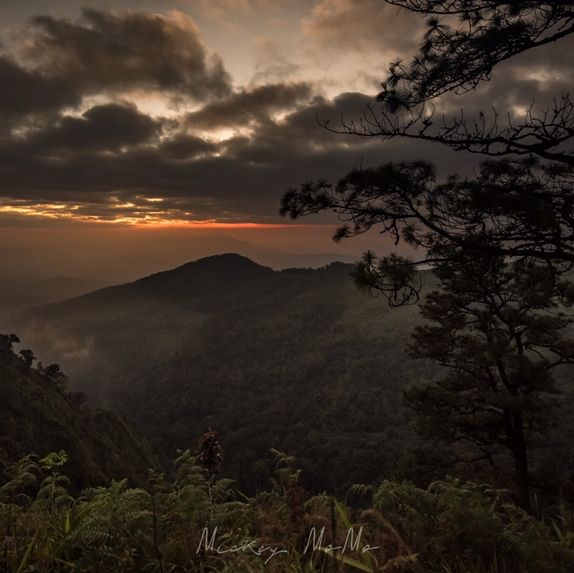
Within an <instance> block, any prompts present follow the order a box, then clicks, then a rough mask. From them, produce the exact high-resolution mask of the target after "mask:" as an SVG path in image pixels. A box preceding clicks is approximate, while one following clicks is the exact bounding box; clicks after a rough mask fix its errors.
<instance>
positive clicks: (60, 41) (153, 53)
mask: <svg viewBox="0 0 574 573" xmlns="http://www.w3.org/2000/svg"><path fill="white" fill-rule="evenodd" d="M21 58H22V60H23V62H24V64H25V65H26V69H28V70H31V71H29V72H27V71H26V70H25V69H24V68H22V67H20V66H17V65H15V64H13V65H12V69H11V68H10V66H9V64H10V62H4V63H3V66H4V68H5V69H4V70H3V71H4V75H5V76H6V75H8V74H12V76H13V77H14V78H15V82H14V84H13V87H11V88H10V89H11V91H12V95H11V96H8V97H7V96H3V97H6V103H5V104H4V105H5V106H7V105H8V104H10V103H11V102H13V103H12V107H17V105H18V103H17V100H18V97H19V96H20V97H23V98H24V101H26V98H28V100H29V101H28V105H27V107H25V106H20V107H21V108H22V109H25V110H26V111H27V110H28V109H30V110H31V111H41V110H42V109H44V108H46V107H47V106H52V107H57V106H58V105H63V104H66V103H74V102H76V101H77V100H78V97H79V96H80V95H90V94H100V93H105V92H123V91H129V90H148V91H161V92H167V93H170V94H172V95H174V96H177V97H179V98H192V99H195V100H199V101H205V100H207V99H209V98H212V97H221V96H224V95H227V94H229V93H230V92H231V85H230V78H229V76H228V74H227V72H226V71H225V68H224V66H223V64H222V62H221V61H220V59H219V58H217V57H216V56H209V54H208V53H207V51H206V49H205V47H204V45H203V44H202V42H201V40H200V38H199V32H198V30H197V28H196V27H195V25H194V23H193V21H192V20H191V19H190V18H188V17H187V16H184V15H183V14H178V13H175V14H171V15H168V16H165V15H159V14H149V13H143V12H130V11H123V12H101V11H96V10H86V11H84V12H83V16H82V18H81V19H80V20H79V21H76V22H71V21H69V20H64V19H56V18H53V17H50V16H38V17H36V18H34V20H33V22H32V25H31V28H30V30H29V31H28V34H27V37H26V40H25V43H24V47H23V48H22V50H21ZM1 71H2V69H1V68H0V72H1ZM7 79H10V76H9V75H8V78H7ZM42 82H43V83H44V84H43V85H42ZM4 85H6V84H4V83H3V86H4ZM34 88H36V89H34ZM42 88H44V89H42ZM46 88H47V89H46ZM41 94H43V96H42V95H41ZM0 97H2V96H0ZM9 98H11V99H9ZM44 98H46V100H47V101H43V99H44ZM36 100H37V101H36ZM3 101H4V100H3V99H0V102H3ZM34 104H35V105H34Z"/></svg>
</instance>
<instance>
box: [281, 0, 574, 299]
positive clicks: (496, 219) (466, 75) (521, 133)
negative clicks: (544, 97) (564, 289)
mask: <svg viewBox="0 0 574 573" xmlns="http://www.w3.org/2000/svg"><path fill="white" fill-rule="evenodd" d="M388 2H389V3H390V4H393V5H396V6H400V7H402V8H404V9H407V10H411V11H414V12H418V13H421V14H423V15H428V16H429V18H428V19H427V33H426V35H425V37H424V40H423V44H422V45H421V46H420V50H419V53H418V54H417V55H416V56H415V57H414V58H413V60H412V61H411V62H410V63H409V64H403V63H402V62H395V63H393V64H392V65H391V68H390V73H389V76H388V78H387V79H386V81H385V82H383V91H382V92H381V93H380V94H379V96H378V98H377V99H378V101H379V102H380V105H373V106H371V107H370V109H369V110H368V111H367V112H366V114H365V115H364V116H363V118H362V119H361V120H360V121H358V122H356V123H349V124H343V125H342V126H341V127H340V128H339V129H338V131H340V132H343V133H351V134H356V135H358V136H361V137H377V138H383V139H392V138H401V137H404V138H411V139H419V140H428V141H434V142H437V143H442V144H446V145H448V146H449V147H451V148H454V149H456V150H466V151H471V152H477V153H481V154H484V155H486V156H495V157H500V156H502V159H498V160H495V159H490V160H487V161H486V162H485V163H484V164H483V165H482V166H481V167H480V170H479V173H478V174H477V175H476V176H475V177H472V178H461V177H459V176H457V175H451V176H450V177H449V178H448V179H447V180H446V181H443V182H440V183H438V182H437V180H436V176H435V172H434V169H433V168H432V166H431V165H429V164H427V163H424V162H409V163H400V164H385V165H382V166H381V167H379V168H378V169H361V170H355V171H353V172H351V173H349V174H348V175H347V176H346V177H344V178H342V179H341V180H340V181H339V182H338V183H337V184H335V185H332V184H329V183H328V182H326V181H317V182H311V183H305V184H303V185H301V186H300V188H298V189H290V190H289V191H287V193H286V194H285V195H284V197H283V200H282V205H281V213H282V214H283V215H289V216H291V217H292V218H298V217H300V216H303V215H308V214H313V213H319V212H321V211H333V212H335V213H336V214H337V215H338V216H339V217H340V218H341V219H342V220H343V222H344V225H343V226H342V227H341V228H340V229H339V230H338V231H337V234H336V235H335V239H336V240H339V239H342V238H345V237H352V236H354V235H357V234H360V233H364V232H366V231H368V230H369V229H372V228H377V230H379V231H380V232H381V233H382V234H389V235H391V236H392V237H393V239H394V240H395V243H398V242H400V241H405V242H406V243H407V244H409V245H410V246H413V247H415V248H421V249H422V250H423V251H424V255H423V256H422V257H419V258H417V259H416V260H414V261H410V260H406V259H401V258H398V257H394V258H388V257H387V258H384V259H383V260H381V261H379V275H380V278H381V281H380V283H379V286H380V287H385V288H386V290H387V293H388V295H389V298H390V299H391V300H392V301H394V302H395V303H399V302H411V301H413V300H416V294H417V289H416V288H415V287H414V285H413V284H412V283H411V284H405V282H404V280H403V279H404V277H405V276H408V270H406V269H405V268H404V267H408V266H416V265H420V264H429V263H435V262H436V256H437V255H436V252H434V253H433V250H435V251H436V249H435V247H437V246H438V247H439V248H440V249H443V248H444V247H445V246H448V247H449V250H448V252H449V256H460V254H461V253H464V251H465V250H467V249H469V248H471V249H472V250H473V251H474V252H475V255H476V256H487V257H490V256H495V257H498V256H505V255H508V256H512V257H534V258H536V259H537V260H539V261H541V262H542V261H543V262H545V263H547V264H549V265H552V266H554V268H555V270H556V272H563V271H564V270H566V269H567V268H570V267H571V266H572V265H573V264H574V231H573V229H574V211H573V204H574V193H573V189H572V186H573V182H574V169H573V165H574V156H573V155H572V136H573V135H574V105H573V103H572V101H571V98H570V94H568V93H563V94H561V95H560V96H558V97H557V98H556V99H555V100H554V103H553V104H552V105H551V106H550V107H549V108H547V109H545V110H542V111H541V112H540V114H538V115H537V114H536V113H535V111H534V109H533V108H531V109H530V111H529V112H528V113H527V114H526V116H525V118H524V119H523V121H522V123H514V120H512V119H509V120H508V122H507V123H506V124H505V125H501V123H500V121H499V117H500V115H499V114H498V113H497V112H495V113H494V116H493V117H492V118H491V119H490V120H489V119H487V116H486V115H484V114H481V115H480V116H479V118H477V119H474V120H467V118H466V117H465V116H464V112H461V115H460V116H458V117H455V118H453V119H447V118H444V117H443V118H442V119H440V120H438V119H437V118H436V117H434V111H433V107H432V106H433V100H434V99H435V98H437V97H439V96H442V95H445V94H449V93H454V94H459V93H464V92H466V91H470V90H472V89H474V88H475V87H476V86H477V85H478V84H479V83H480V82H481V81H484V80H488V79H489V78H490V74H491V71H492V69H493V68H494V67H495V66H496V65H497V64H499V63H500V62H503V61H505V60H508V59H509V58H511V57H513V56H515V55H517V54H520V53H521V52H525V51H527V50H530V49H533V48H537V47H540V46H543V45H546V44H548V43H550V42H555V41H558V40H560V39H562V38H565V37H566V36H568V35H569V34H571V33H572V32H573V31H574V9H573V8H572V3H571V2H560V1H557V2H535V1H532V0H524V1H517V2H512V3H510V2H501V1H487V0H483V1H477V2H475V1H473V2H471V1H469V0H396V1H391V0H388ZM509 118H510V116H509ZM327 127H328V126H327ZM335 131H337V130H335ZM519 155H526V156H527V157H524V158H520V157H517V156H519ZM443 253H444V250H443ZM373 261H374V257H373V255H372V254H371V255H369V263H370V264H371V266H373ZM373 276H374V275H373V274H371V278H373ZM397 285H398V286H400V287H401V288H402V291H401V292H400V293H397V292H395V289H396V287H397Z"/></svg>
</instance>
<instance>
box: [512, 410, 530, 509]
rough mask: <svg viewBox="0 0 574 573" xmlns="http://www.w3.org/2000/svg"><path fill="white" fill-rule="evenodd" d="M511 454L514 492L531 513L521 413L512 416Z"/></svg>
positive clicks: (526, 455) (521, 505)
mask: <svg viewBox="0 0 574 573" xmlns="http://www.w3.org/2000/svg"><path fill="white" fill-rule="evenodd" d="M512 422H513V424H512V426H513V428H512V436H511V444H512V455H513V457H514V468H515V480H516V494H517V498H518V504H519V505H520V507H522V509H524V510H525V511H528V512H529V513H532V507H531V505H530V479H529V476H528V453H527V451H526V440H525V439H524V422H523V420H522V415H521V414H514V415H513V416H512Z"/></svg>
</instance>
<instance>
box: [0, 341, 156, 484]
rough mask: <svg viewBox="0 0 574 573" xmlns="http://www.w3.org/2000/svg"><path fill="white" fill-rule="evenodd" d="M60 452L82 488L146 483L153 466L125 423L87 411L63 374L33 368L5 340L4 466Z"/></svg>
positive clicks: (0, 384)
mask: <svg viewBox="0 0 574 573" xmlns="http://www.w3.org/2000/svg"><path fill="white" fill-rule="evenodd" d="M60 450H64V451H65V452H66V453H67V454H68V455H69V457H70V463H69V467H68V474H69V475H70V477H71V478H72V481H73V483H74V484H75V485H76V486H77V487H83V486H86V485H94V484H99V483H105V482H107V481H109V479H111V478H116V479H119V478H123V477H128V478H130V480H131V482H132V483H138V482H143V480H144V479H145V477H146V476H147V473H148V468H149V467H150V466H151V465H152V460H151V457H150V455H149V453H148V451H147V449H146V448H145V446H143V445H142V443H141V442H140V441H139V440H138V438H136V437H135V435H134V434H133V432H132V431H131V430H130V429H129V428H128V427H127V426H126V424H125V423H124V422H123V421H122V420H120V419H119V418H118V417H117V416H116V415H114V414H112V413H111V412H107V411H105V410H100V409H91V408H89V407H87V406H86V405H85V404H84V398H83V396H82V395H81V394H78V393H73V392H70V391H69V390H68V388H67V385H66V379H65V377H64V376H63V375H62V373H61V372H60V371H59V370H58V369H57V368H54V367H53V366H52V367H48V368H45V369H44V368H42V367H41V366H40V368H39V369H38V368H34V367H32V365H31V364H29V362H28V361H27V360H26V359H25V358H23V357H22V356H19V355H17V354H15V352H14V351H13V350H12V348H11V344H10V339H9V337H7V336H1V335H0V465H2V467H5V466H6V465H7V464H9V463H10V462H13V461H15V460H17V459H19V458H20V457H22V456H24V455H27V454H31V453H33V454H36V455H38V456H40V457H41V456H44V455H46V454H48V453H50V452H56V451H60Z"/></svg>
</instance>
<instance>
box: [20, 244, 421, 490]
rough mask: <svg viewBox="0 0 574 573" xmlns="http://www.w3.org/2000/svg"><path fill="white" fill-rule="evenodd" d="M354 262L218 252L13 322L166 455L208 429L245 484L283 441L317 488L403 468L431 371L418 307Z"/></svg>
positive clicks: (260, 475)
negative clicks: (411, 413)
mask: <svg viewBox="0 0 574 573" xmlns="http://www.w3.org/2000/svg"><path fill="white" fill-rule="evenodd" d="M352 270H353V267H352V265H346V264H341V263H335V264H332V265H329V266H328V267H324V268H322V269H317V270H313V269H289V270H284V271H279V272H278V271H273V270H272V269H269V268H266V267H262V266H260V265H258V264H256V263H254V262H253V261H250V260H249V259H246V258H244V257H241V256H239V255H233V254H230V255H219V256H215V257H208V258H206V259H201V260H199V261H195V262H193V263H189V264H187V265H184V266H182V267H179V268H177V269H174V270H171V271H167V272H163V273H158V274H155V275H151V276H149V277H146V278H144V279H141V280H139V281H136V282H134V283H130V284H126V285H120V286H118V287H110V288H106V289H103V290H100V291H96V292H94V293H91V294H88V295H84V296H82V297H79V298H77V299H73V300H69V301H65V302H62V303H58V304H54V305H49V306H46V307H42V308H39V309H35V310H33V311H29V312H27V313H26V314H24V315H21V316H19V317H18V319H17V320H16V321H15V325H14V326H13V328H14V329H16V328H17V329H18V330H17V331H18V332H20V333H22V336H25V339H26V341H27V344H29V345H30V346H33V347H34V348H35V349H36V350H37V352H38V355H39V356H40V357H41V358H42V359H45V360H50V361H56V360H57V361H58V362H60V363H61V364H62V366H63V368H64V369H65V370H66V372H68V373H69V374H70V377H71V380H72V384H73V385H74V387H75V388H77V389H81V390H82V391H84V392H86V394H87V395H88V397H89V398H90V399H93V400H95V401H96V403H99V404H103V405H105V406H106V407H111V408H112V409H114V410H115V411H117V412H120V413H121V414H123V415H125V416H126V417H127V419H128V420H129V421H130V422H132V423H134V424H135V426H136V427H138V428H140V429H141V430H142V431H143V432H144V433H145V434H146V435H147V436H150V437H151V438H152V439H155V440H156V441H157V443H158V445H159V448H160V449H161V450H163V451H164V452H166V454H167V455H169V456H171V455H173V452H174V451H175V449H177V448H186V447H190V446H191V447H193V444H194V442H195V440H196V439H197V436H198V435H201V434H202V433H203V432H204V431H206V430H207V429H208V428H209V427H210V426H211V427H213V428H216V429H218V430H219V431H220V432H221V434H222V441H223V443H224V444H225V445H226V464H227V471H229V472H231V474H232V475H233V476H234V477H235V478H236V479H237V480H238V481H239V482H242V483H243V484H255V485H254V487H258V486H257V484H263V483H265V482H266V479H267V477H268V474H269V463H270V459H271V458H270V455H269V448H271V447H276V448H279V449H283V450H286V451H289V452H293V453H295V454H297V455H298V457H299V459H300V461H301V463H302V465H303V467H304V468H305V470H306V475H307V476H308V479H309V482H310V485H311V486H312V487H316V488H322V487H335V485H338V486H340V485H341V484H342V485H343V486H344V485H347V484H349V483H353V482H358V481H369V480H372V479H376V478H378V477H379V476H380V475H381V473H385V474H388V473H396V472H400V471H401V467H402V466H404V464H405V463H406V456H407V455H410V454H409V453H406V452H409V451H410V450H409V449H410V445H412V438H413V432H412V429H411V427H410V424H409V422H408V412H407V411H406V409H405V408H404V407H403V405H402V389H403V387H404V385H405V383H406V382H407V381H415V380H418V379H419V378H420V377H421V376H424V375H426V374H432V372H431V371H430V370H429V368H428V365H426V364H424V363H423V362H416V361H410V360H406V359H405V357H406V344H407V342H408V334H409V332H410V330H411V328H412V326H413V324H414V323H416V321H417V320H418V318H417V316H418V312H417V308H416V307H415V306H411V307H404V308H400V309H389V308H388V307H387V306H386V305H385V303H384V302H383V301H380V300H377V299H375V298H373V297H369V296H367V295H366V294H365V293H362V292H359V291H358V290H357V289H356V288H355V286H354V284H353V280H352V278H351V276H350V274H351V272H352ZM428 278H429V279H430V277H428ZM425 279H426V277H425ZM343 461H344V464H343V463H342V462H343Z"/></svg>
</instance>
